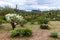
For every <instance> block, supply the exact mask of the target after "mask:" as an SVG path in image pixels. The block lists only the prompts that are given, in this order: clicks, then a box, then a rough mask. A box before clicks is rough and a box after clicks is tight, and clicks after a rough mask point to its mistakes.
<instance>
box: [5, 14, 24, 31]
mask: <svg viewBox="0 0 60 40" xmlns="http://www.w3.org/2000/svg"><path fill="white" fill-rule="evenodd" d="M5 18H6V20H7V21H8V22H9V23H11V25H12V28H13V30H14V28H15V27H16V23H19V22H21V21H22V20H23V17H22V16H20V15H18V14H14V13H13V14H6V15H5Z"/></svg>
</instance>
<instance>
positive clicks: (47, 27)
mask: <svg viewBox="0 0 60 40" xmlns="http://www.w3.org/2000/svg"><path fill="white" fill-rule="evenodd" d="M40 28H41V29H50V28H49V26H48V25H47V24H41V25H40Z"/></svg>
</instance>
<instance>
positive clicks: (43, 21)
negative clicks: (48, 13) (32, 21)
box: [41, 19, 49, 24]
mask: <svg viewBox="0 0 60 40" xmlns="http://www.w3.org/2000/svg"><path fill="white" fill-rule="evenodd" d="M48 22H49V20H48V19H43V20H41V24H48Z"/></svg>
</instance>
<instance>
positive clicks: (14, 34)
mask: <svg viewBox="0 0 60 40" xmlns="http://www.w3.org/2000/svg"><path fill="white" fill-rule="evenodd" d="M18 33H19V32H18V31H16V30H12V31H11V37H16V36H18V35H19V34H18Z"/></svg>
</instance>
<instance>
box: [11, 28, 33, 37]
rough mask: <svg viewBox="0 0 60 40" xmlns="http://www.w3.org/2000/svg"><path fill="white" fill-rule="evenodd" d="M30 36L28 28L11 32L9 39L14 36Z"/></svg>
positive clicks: (30, 31) (30, 32)
mask: <svg viewBox="0 0 60 40" xmlns="http://www.w3.org/2000/svg"><path fill="white" fill-rule="evenodd" d="M31 35H32V30H31V29H28V28H18V29H14V30H12V31H11V37H16V36H20V37H23V36H31Z"/></svg>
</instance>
